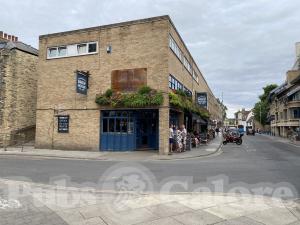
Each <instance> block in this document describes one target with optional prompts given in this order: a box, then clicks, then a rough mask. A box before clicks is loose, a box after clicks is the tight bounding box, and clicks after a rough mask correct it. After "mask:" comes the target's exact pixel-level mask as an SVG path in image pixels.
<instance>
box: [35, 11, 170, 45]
mask: <svg viewBox="0 0 300 225" xmlns="http://www.w3.org/2000/svg"><path fill="white" fill-rule="evenodd" d="M160 20H169V21H171V18H170V16H169V15H162V16H156V17H149V18H145V19H137V20H130V21H125V22H120V23H112V24H107V25H101V26H95V27H89V28H82V29H76V30H69V31H63V32H56V33H51V34H44V35H40V36H39V39H43V38H47V37H55V36H58V35H68V34H73V33H81V32H88V31H93V30H97V29H105V28H112V27H122V26H127V25H132V24H140V23H148V22H153V21H160Z"/></svg>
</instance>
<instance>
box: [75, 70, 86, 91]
mask: <svg viewBox="0 0 300 225" xmlns="http://www.w3.org/2000/svg"><path fill="white" fill-rule="evenodd" d="M76 73H77V78H76V80H77V81H76V91H77V93H79V94H83V95H86V94H87V89H88V83H89V76H88V74H87V73H83V72H80V71H77V72H76Z"/></svg>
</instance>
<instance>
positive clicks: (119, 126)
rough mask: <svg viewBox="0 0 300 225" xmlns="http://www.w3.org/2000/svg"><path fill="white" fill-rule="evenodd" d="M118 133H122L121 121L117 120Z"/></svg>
mask: <svg viewBox="0 0 300 225" xmlns="http://www.w3.org/2000/svg"><path fill="white" fill-rule="evenodd" d="M115 131H116V132H120V131H121V119H116V130H115Z"/></svg>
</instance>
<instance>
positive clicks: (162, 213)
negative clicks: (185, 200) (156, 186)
mask: <svg viewBox="0 0 300 225" xmlns="http://www.w3.org/2000/svg"><path fill="white" fill-rule="evenodd" d="M147 209H148V210H149V211H150V212H152V213H153V214H155V215H158V216H159V217H167V216H174V215H179V214H183V213H186V212H190V211H192V209H191V208H188V207H186V206H184V205H182V204H180V203H178V202H169V203H165V204H159V205H154V206H150V207H147Z"/></svg>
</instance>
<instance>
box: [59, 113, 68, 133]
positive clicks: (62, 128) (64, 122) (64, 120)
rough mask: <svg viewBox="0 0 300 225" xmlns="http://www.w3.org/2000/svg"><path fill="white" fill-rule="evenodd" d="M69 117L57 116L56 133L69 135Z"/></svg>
mask: <svg viewBox="0 0 300 225" xmlns="http://www.w3.org/2000/svg"><path fill="white" fill-rule="evenodd" d="M69 118H70V116H69V115H60V116H57V119H58V120H57V121H58V125H57V132H58V133H69Z"/></svg>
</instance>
